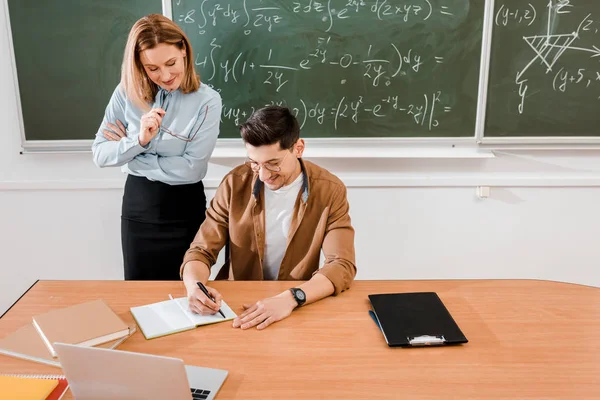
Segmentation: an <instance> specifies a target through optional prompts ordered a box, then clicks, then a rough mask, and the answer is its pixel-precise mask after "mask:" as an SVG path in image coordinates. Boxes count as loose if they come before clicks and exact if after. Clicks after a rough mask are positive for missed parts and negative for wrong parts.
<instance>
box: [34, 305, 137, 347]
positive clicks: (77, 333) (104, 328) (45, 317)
mask: <svg viewBox="0 0 600 400" xmlns="http://www.w3.org/2000/svg"><path fill="white" fill-rule="evenodd" d="M33 326H34V327H35V329H36V330H37V332H38V333H39V334H40V337H41V338H42V340H43V341H44V344H45V345H46V347H47V348H48V350H49V351H50V354H52V356H53V357H56V352H55V351H54V348H53V347H52V344H53V343H55V342H61V343H67V344H78V345H81V346H95V345H98V344H102V343H106V342H110V341H112V340H117V339H120V338H122V337H124V336H127V335H128V334H129V327H128V326H127V324H125V322H123V320H122V319H121V318H119V316H118V315H117V314H115V313H114V311H113V310H111V309H110V307H109V306H108V305H106V303H105V302H104V301H103V300H94V301H90V302H87V303H82V304H77V305H74V306H71V307H67V308H60V309H58V310H52V311H50V312H47V313H45V314H41V315H36V316H35V317H33Z"/></svg>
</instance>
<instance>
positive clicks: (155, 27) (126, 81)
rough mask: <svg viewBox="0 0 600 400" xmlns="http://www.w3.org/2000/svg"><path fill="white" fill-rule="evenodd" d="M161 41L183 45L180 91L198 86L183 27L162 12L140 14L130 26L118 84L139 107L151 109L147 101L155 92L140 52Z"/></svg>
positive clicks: (198, 82) (188, 42) (192, 90)
mask: <svg viewBox="0 0 600 400" xmlns="http://www.w3.org/2000/svg"><path fill="white" fill-rule="evenodd" d="M160 43H167V44H172V45H174V46H177V48H179V49H184V48H185V51H186V57H185V58H184V63H185V72H184V77H183V80H182V81H181V85H180V86H179V89H180V90H181V91H182V92H183V93H190V92H195V91H196V90H198V88H199V87H200V78H199V77H198V75H197V74H196V71H195V69H194V61H193V60H192V54H193V52H192V45H191V44H190V41H189V39H188V38H187V36H186V35H185V33H184V32H183V30H182V29H181V28H180V27H179V26H178V25H177V24H176V23H175V22H173V21H171V20H170V19H168V18H167V17H165V16H163V15H160V14H150V15H147V16H145V17H142V18H140V19H139V20H138V21H137V22H136V23H135V24H134V25H133V27H132V28H131V31H130V32H129V37H128V38H127V44H126V45H125V54H124V55H123V65H122V66H121V87H122V88H123V90H124V91H125V95H126V96H127V98H128V99H129V100H130V101H131V102H132V103H133V104H135V105H137V106H138V107H139V108H140V109H142V110H149V109H150V104H152V102H153V101H154V98H155V96H156V93H157V92H158V85H156V84H155V83H154V82H152V81H151V80H150V78H149V77H148V75H147V74H146V71H145V70H144V66H143V65H142V62H141V60H140V53H141V52H142V51H144V50H147V49H152V48H154V47H156V45H158V44H160Z"/></svg>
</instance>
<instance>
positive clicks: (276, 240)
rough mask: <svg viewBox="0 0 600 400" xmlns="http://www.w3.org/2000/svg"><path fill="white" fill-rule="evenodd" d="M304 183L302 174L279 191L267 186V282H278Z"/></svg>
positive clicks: (264, 263) (264, 273)
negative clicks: (296, 206) (296, 205)
mask: <svg viewBox="0 0 600 400" xmlns="http://www.w3.org/2000/svg"><path fill="white" fill-rule="evenodd" d="M302 182H303V175H302V174H300V175H298V178H296V180H294V182H292V183H290V184H289V185H287V186H283V187H282V188H280V189H278V190H270V189H269V188H268V187H267V186H265V260H264V262H263V275H264V279H265V280H277V276H278V274H279V267H280V266H281V260H283V256H284V254H285V250H286V247H287V239H288V234H289V232H290V224H291V223H292V216H293V213H294V204H295V203H296V199H297V198H298V193H300V189H301V188H302Z"/></svg>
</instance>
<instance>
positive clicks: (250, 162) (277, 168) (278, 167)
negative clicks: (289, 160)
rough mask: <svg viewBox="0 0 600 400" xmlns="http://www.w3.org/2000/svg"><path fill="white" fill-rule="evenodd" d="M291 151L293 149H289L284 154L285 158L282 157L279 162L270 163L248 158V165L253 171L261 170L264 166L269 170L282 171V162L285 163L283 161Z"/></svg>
mask: <svg viewBox="0 0 600 400" xmlns="http://www.w3.org/2000/svg"><path fill="white" fill-rule="evenodd" d="M290 153H291V151H288V152H287V153H285V156H283V158H282V159H281V161H277V162H268V163H258V162H256V161H253V160H251V159H247V160H246V165H247V166H249V167H250V168H251V169H252V171H254V172H259V171H260V168H261V167H262V168H264V169H266V170H267V171H271V172H280V171H281V164H283V162H284V161H285V159H286V157H287V156H288V155H289V154H290Z"/></svg>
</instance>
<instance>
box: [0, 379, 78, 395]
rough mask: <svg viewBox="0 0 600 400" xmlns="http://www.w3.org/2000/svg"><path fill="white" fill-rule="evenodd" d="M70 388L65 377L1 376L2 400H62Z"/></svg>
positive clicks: (0, 389)
mask: <svg viewBox="0 0 600 400" xmlns="http://www.w3.org/2000/svg"><path fill="white" fill-rule="evenodd" d="M68 388H69V384H68V382H67V380H66V378H65V377H64V376H63V375H18V374H14V375H0V399H10V400H60V399H61V398H62V397H63V395H64V394H65V393H66V392H67V389H68Z"/></svg>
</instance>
